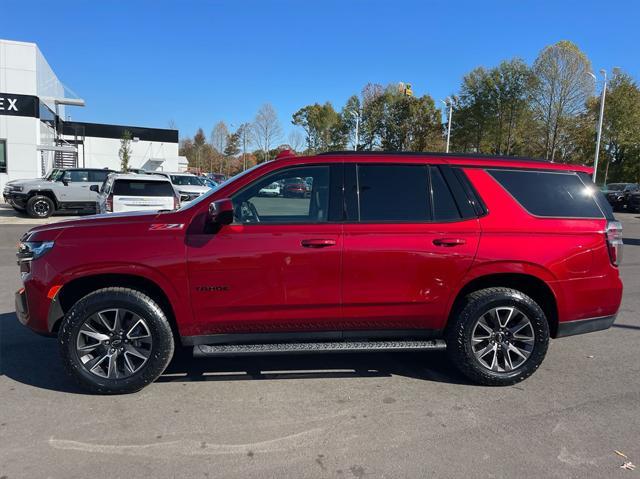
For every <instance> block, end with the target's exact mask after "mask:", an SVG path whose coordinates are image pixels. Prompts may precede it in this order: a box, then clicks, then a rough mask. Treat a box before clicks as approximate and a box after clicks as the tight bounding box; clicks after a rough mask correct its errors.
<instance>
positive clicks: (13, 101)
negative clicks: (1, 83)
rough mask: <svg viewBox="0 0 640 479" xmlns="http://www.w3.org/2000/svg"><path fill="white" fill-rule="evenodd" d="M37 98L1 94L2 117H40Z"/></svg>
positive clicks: (0, 112) (0, 108)
mask: <svg viewBox="0 0 640 479" xmlns="http://www.w3.org/2000/svg"><path fill="white" fill-rule="evenodd" d="M39 103H40V101H39V100H38V97H37V96H34V95H17V94H15V93H0V115H8V116H31V117H34V118H38V117H39Z"/></svg>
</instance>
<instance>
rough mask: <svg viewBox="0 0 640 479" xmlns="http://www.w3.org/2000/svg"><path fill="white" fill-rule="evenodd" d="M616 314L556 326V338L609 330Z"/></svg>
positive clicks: (566, 322)
mask: <svg viewBox="0 0 640 479" xmlns="http://www.w3.org/2000/svg"><path fill="white" fill-rule="evenodd" d="M616 316H617V314H613V315H611V316H601V317H599V318H587V319H580V320H578V321H565V322H562V323H559V324H558V334H557V335H556V337H557V338H564V337H566V336H574V335H576V334H585V333H593V332H594V331H602V330H604V329H609V328H610V327H611V325H613V322H614V321H615V320H616Z"/></svg>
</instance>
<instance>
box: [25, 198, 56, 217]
mask: <svg viewBox="0 0 640 479" xmlns="http://www.w3.org/2000/svg"><path fill="white" fill-rule="evenodd" d="M55 210H56V206H55V204H53V201H52V200H51V198H49V197H47V196H40V195H36V196H32V197H31V198H29V201H27V214H28V215H29V216H31V217H32V218H48V217H49V216H51V215H52V214H53V212H54V211H55Z"/></svg>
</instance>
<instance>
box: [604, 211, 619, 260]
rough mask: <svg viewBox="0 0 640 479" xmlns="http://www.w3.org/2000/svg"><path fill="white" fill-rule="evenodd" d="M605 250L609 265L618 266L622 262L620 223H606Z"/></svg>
mask: <svg viewBox="0 0 640 479" xmlns="http://www.w3.org/2000/svg"><path fill="white" fill-rule="evenodd" d="M606 235H607V248H608V250H609V259H611V264H613V265H615V266H618V265H619V264H620V262H621V261H622V223H620V222H619V221H609V222H607V231H606Z"/></svg>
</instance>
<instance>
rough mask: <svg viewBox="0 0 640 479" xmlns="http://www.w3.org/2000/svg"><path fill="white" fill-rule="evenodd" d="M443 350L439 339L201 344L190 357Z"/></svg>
mask: <svg viewBox="0 0 640 479" xmlns="http://www.w3.org/2000/svg"><path fill="white" fill-rule="evenodd" d="M445 348H446V344H445V342H444V340H442V339H432V340H428V341H339V342H318V343H279V344H271V343H267V344H215V345H207V344H201V345H198V346H194V347H193V356H194V357H196V358H205V357H212V356H250V355H254V354H255V355H266V354H305V353H369V352H384V351H389V352H403V351H437V350H443V349H445Z"/></svg>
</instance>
